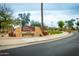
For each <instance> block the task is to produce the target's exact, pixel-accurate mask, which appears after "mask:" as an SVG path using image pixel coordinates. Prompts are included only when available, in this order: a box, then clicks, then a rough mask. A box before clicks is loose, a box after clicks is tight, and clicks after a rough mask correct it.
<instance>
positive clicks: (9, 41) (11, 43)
mask: <svg viewBox="0 0 79 59" xmlns="http://www.w3.org/2000/svg"><path fill="white" fill-rule="evenodd" d="M72 35H73V33H67V32H63V33H62V34H54V35H47V36H42V37H29V38H27V37H26V38H12V37H9V38H4V37H3V38H0V50H4V49H10V48H16V47H21V46H28V45H33V44H38V43H45V42H50V41H55V40H59V39H62V38H66V37H69V36H72Z"/></svg>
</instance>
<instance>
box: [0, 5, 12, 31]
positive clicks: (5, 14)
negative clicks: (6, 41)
mask: <svg viewBox="0 0 79 59" xmlns="http://www.w3.org/2000/svg"><path fill="white" fill-rule="evenodd" d="M11 15H12V10H11V9H10V8H9V7H8V6H7V5H6V4H0V28H1V29H3V31H4V30H7V29H8V28H10V27H11V23H12V16H11Z"/></svg>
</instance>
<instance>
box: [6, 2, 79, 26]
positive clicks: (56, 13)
mask: <svg viewBox="0 0 79 59" xmlns="http://www.w3.org/2000/svg"><path fill="white" fill-rule="evenodd" d="M7 5H9V6H10V7H11V9H12V10H13V12H14V14H13V16H14V17H18V14H19V13H31V16H30V19H31V20H35V21H39V22H41V17H40V3H9V4H7ZM78 17H79V4H78V3H44V23H45V24H46V25H48V26H51V25H52V26H57V21H59V20H63V21H65V20H69V19H71V18H78ZM51 22H53V24H51Z"/></svg>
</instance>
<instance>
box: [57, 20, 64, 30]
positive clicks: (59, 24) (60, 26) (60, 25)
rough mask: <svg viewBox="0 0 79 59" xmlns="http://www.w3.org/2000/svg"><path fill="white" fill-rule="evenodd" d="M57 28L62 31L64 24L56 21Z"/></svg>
mask: <svg viewBox="0 0 79 59" xmlns="http://www.w3.org/2000/svg"><path fill="white" fill-rule="evenodd" d="M58 26H59V28H61V30H62V29H63V27H64V22H63V21H62V20H61V21H58Z"/></svg>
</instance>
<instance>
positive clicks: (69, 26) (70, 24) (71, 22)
mask: <svg viewBox="0 0 79 59" xmlns="http://www.w3.org/2000/svg"><path fill="white" fill-rule="evenodd" d="M74 21H75V19H71V20H68V21H66V24H67V25H66V26H67V27H68V28H69V29H73V25H74Z"/></svg>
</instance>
